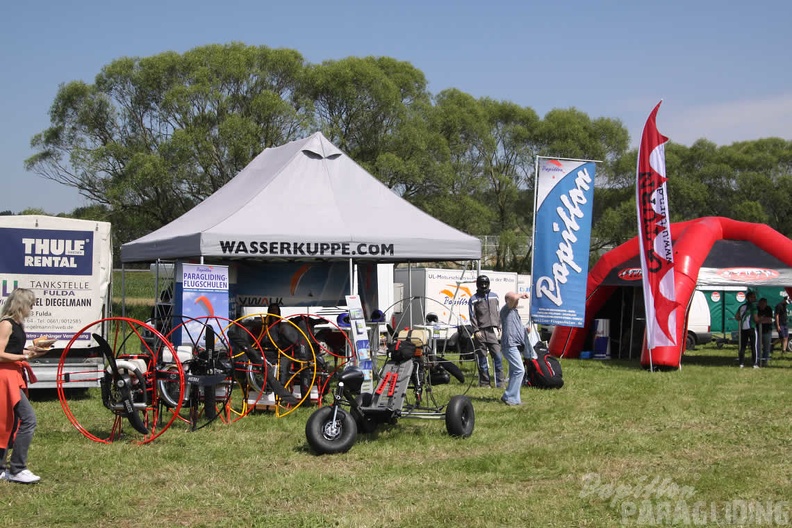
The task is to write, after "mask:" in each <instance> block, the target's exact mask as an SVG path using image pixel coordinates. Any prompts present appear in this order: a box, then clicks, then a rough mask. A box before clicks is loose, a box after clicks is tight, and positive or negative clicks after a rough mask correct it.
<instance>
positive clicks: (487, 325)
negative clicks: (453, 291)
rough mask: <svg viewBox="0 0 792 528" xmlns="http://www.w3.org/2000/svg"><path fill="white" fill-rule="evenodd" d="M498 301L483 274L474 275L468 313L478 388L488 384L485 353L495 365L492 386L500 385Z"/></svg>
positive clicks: (501, 359) (500, 356)
mask: <svg viewBox="0 0 792 528" xmlns="http://www.w3.org/2000/svg"><path fill="white" fill-rule="evenodd" d="M499 304H500V301H499V300H498V294H497V293H495V292H493V291H491V290H490V280H489V277H487V276H486V275H479V276H478V277H477V278H476V293H475V294H473V295H471V296H470V301H469V302H468V308H469V310H468V315H469V318H470V324H471V325H472V326H473V340H474V342H475V343H476V359H477V360H478V366H479V368H478V371H479V387H491V386H492V385H491V380H490V373H489V363H488V361H489V360H488V358H487V354H489V355H490V356H492V364H493V367H494V368H495V386H496V387H498V388H502V387H503V385H504V382H505V380H504V378H503V355H502V354H501V345H500V331H501V328H500V306H499Z"/></svg>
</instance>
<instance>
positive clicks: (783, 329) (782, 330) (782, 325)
mask: <svg viewBox="0 0 792 528" xmlns="http://www.w3.org/2000/svg"><path fill="white" fill-rule="evenodd" d="M781 295H782V296H783V299H781V302H780V303H778V304H776V307H775V325H776V330H777V331H778V339H780V340H781V353H782V354H783V353H784V352H786V349H787V344H788V343H789V326H788V325H787V321H788V315H787V306H788V305H789V303H791V302H792V299H790V298H789V295H788V294H787V293H786V292H784V293H782V294H781Z"/></svg>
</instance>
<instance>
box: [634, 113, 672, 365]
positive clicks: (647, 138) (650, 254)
mask: <svg viewBox="0 0 792 528" xmlns="http://www.w3.org/2000/svg"><path fill="white" fill-rule="evenodd" d="M660 104H662V101H661V102H659V103H657V106H655V107H654V110H652V112H651V113H650V114H649V118H648V119H647V120H646V125H645V126H644V130H643V134H642V135H641V146H640V148H639V150H638V168H637V171H636V185H635V189H636V207H637V209H638V243H639V245H640V252H639V254H640V257H641V270H642V273H643V291H644V305H645V308H646V348H647V349H648V350H649V351H651V350H652V349H654V348H656V347H660V346H674V345H676V337H675V332H676V308H677V302H676V293H675V288H674V250H673V247H672V245H671V229H670V220H669V212H668V191H667V188H666V181H667V178H666V170H665V143H666V141H668V138H667V137H665V136H663V135H662V134H660V132H659V131H658V130H657V124H656V118H657V111H658V110H659V109H660Z"/></svg>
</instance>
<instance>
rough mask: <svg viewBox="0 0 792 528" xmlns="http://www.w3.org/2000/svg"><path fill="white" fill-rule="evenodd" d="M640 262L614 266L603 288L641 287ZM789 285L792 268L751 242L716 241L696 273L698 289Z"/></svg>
mask: <svg viewBox="0 0 792 528" xmlns="http://www.w3.org/2000/svg"><path fill="white" fill-rule="evenodd" d="M640 270H641V261H640V257H639V255H634V256H632V257H630V258H628V259H627V260H625V261H624V262H623V263H621V264H619V265H617V266H614V267H613V268H612V269H611V270H610V271H609V272H608V274H607V276H606V277H605V278H604V279H603V281H602V284H603V285H604V286H635V287H639V288H640V287H642V283H641V281H640V278H641V274H640ZM757 282H761V283H762V284H763V285H765V286H789V285H792V268H790V266H787V265H786V264H785V263H784V262H783V261H782V260H781V259H779V258H777V257H776V256H774V255H771V254H770V253H768V252H767V251H765V250H764V249H762V248H760V247H758V246H757V245H756V244H754V243H753V242H752V241H750V240H716V241H715V243H714V244H713V245H712V248H711V249H710V252H709V254H707V256H706V258H705V259H704V262H703V263H702V264H701V268H700V269H699V273H698V277H697V280H696V283H697V285H698V286H699V287H701V288H712V287H717V286H732V287H736V286H743V287H747V286H751V285H755V284H756V283H757Z"/></svg>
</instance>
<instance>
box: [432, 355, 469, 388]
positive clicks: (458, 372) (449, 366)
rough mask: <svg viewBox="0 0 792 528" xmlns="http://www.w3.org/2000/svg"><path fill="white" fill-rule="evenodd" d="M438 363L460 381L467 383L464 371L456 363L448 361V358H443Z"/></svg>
mask: <svg viewBox="0 0 792 528" xmlns="http://www.w3.org/2000/svg"><path fill="white" fill-rule="evenodd" d="M438 363H439V364H440V366H441V367H443V368H444V369H446V370H447V371H448V373H449V374H451V375H452V376H454V377H455V378H456V379H457V380H458V381H459V383H465V374H464V372H462V369H460V368H459V367H458V366H456V365H455V364H454V363H452V362H450V361H448V360H447V359H441V360H440V361H439V362H438Z"/></svg>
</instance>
